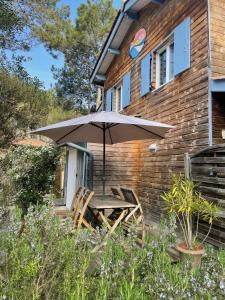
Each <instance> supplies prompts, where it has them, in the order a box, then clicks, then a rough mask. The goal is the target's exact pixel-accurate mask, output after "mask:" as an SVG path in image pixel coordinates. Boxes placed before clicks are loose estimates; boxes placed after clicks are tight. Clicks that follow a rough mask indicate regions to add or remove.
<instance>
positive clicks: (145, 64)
mask: <svg viewBox="0 0 225 300" xmlns="http://www.w3.org/2000/svg"><path fill="white" fill-rule="evenodd" d="M150 83H151V55H150V53H149V54H147V55H146V56H145V57H144V58H143V59H142V61H141V96H142V97H143V96H144V95H146V94H147V93H148V92H149V91H150Z"/></svg>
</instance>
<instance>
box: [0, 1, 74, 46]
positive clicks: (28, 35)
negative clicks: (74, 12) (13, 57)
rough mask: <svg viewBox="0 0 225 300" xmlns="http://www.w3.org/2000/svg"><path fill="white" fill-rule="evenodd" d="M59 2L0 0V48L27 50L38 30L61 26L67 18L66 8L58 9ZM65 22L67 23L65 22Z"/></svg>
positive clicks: (36, 36)
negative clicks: (59, 24) (53, 25)
mask: <svg viewBox="0 0 225 300" xmlns="http://www.w3.org/2000/svg"><path fill="white" fill-rule="evenodd" d="M58 3H59V0H48V1H46V0H0V48H2V49H10V50H17V49H23V50H28V49H29V48H30V47H31V46H32V44H33V43H34V41H35V40H37V38H38V34H37V32H38V31H39V28H42V27H45V26H47V25H46V24H48V26H50V25H49V24H55V25H56V26H57V25H58V20H60V23H61V24H62V23H63V22H64V20H67V18H68V16H69V8H68V6H63V7H62V8H58V6H57V4H58ZM66 22H67V21H66Z"/></svg>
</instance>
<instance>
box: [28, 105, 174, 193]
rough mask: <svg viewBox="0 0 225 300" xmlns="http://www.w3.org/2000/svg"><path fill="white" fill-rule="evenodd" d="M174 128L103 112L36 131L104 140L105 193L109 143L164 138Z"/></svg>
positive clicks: (65, 139) (60, 139) (63, 139)
mask: <svg viewBox="0 0 225 300" xmlns="http://www.w3.org/2000/svg"><path fill="white" fill-rule="evenodd" d="M172 128H174V126H170V125H167V124H163V123H159V122H155V121H149V120H144V119H141V118H137V117H130V116H126V115H122V114H119V113H115V112H105V111H102V112H99V113H93V114H89V115H86V116H83V117H79V118H75V119H71V120H68V121H64V122H59V123H56V124H53V125H49V126H46V127H43V128H39V129H37V130H35V131H33V132H32V133H35V134H41V135H44V136H47V137H49V138H51V139H52V140H54V141H55V142H56V143H57V144H62V143H69V142H70V143H78V142H87V143H88V142H89V143H103V177H102V182H103V195H105V181H106V178H105V145H106V144H110V145H112V144H116V143H121V142H126V141H132V140H144V139H161V138H163V137H164V136H165V133H166V132H167V131H168V130H169V129H172Z"/></svg>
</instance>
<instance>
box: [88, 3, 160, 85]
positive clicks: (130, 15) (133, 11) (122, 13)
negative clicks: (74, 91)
mask: <svg viewBox="0 0 225 300" xmlns="http://www.w3.org/2000/svg"><path fill="white" fill-rule="evenodd" d="M164 1H165V0H141V1H140V0H128V1H127V2H126V3H124V5H123V8H122V9H121V10H119V12H118V14H117V16H116V19H115V21H114V23H113V26H112V28H111V31H110V33H109V34H108V37H107V39H106V41H105V43H104V45H103V48H102V50H101V52H100V55H99V57H98V59H97V61H96V64H95V66H94V69H93V71H92V74H91V77H90V82H91V83H93V84H98V85H99V84H100V85H104V81H105V80H102V81H101V82H99V79H96V75H98V76H103V75H105V74H106V72H107V70H108V67H109V65H110V64H111V62H112V60H113V58H114V57H115V55H117V54H116V53H109V52H108V49H109V48H114V47H112V46H111V45H112V42H113V41H114V39H115V38H116V34H117V33H118V32H119V30H120V26H122V23H124V29H123V28H122V33H124V32H127V31H128V30H129V27H130V25H131V24H132V23H133V21H134V20H135V19H136V18H137V14H138V12H139V11H140V10H141V9H142V8H144V7H145V6H146V5H148V4H150V3H155V4H160V5H161V4H163V3H164ZM128 19H129V20H130V22H129V21H127V20H128ZM122 36H123V34H122ZM123 39H124V37H122V39H121V42H119V44H120V45H121V43H122V41H123ZM120 45H118V47H117V49H115V50H119V46H120ZM106 58H107V59H108V62H107V61H106V60H105V59H106ZM104 61H106V67H105V69H106V71H104V72H99V70H100V69H101V67H102V65H103V63H104ZM107 66H108V67H107Z"/></svg>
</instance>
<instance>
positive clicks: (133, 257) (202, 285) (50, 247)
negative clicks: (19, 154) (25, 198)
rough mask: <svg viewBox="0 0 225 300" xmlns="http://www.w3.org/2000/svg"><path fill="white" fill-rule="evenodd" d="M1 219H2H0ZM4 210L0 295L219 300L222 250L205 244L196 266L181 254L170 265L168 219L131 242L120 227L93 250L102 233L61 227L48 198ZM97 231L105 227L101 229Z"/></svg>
mask: <svg viewBox="0 0 225 300" xmlns="http://www.w3.org/2000/svg"><path fill="white" fill-rule="evenodd" d="M6 222H7V221H6ZM22 223H23V220H22V217H21V210H18V209H15V210H14V211H13V212H12V213H11V214H10V220H8V225H7V230H4V229H5V223H4V222H2V224H1V230H0V299H23V300H30V299H33V300H37V299H45V300H48V299H49V300H52V299H54V300H57V299H58V300H64V299H65V300H69V299H70V300H73V299H74V300H77V299H82V300H85V299H87V300H91V299H95V300H103V299H104V300H108V299H121V300H137V299H138V300H144V299H146V300H151V299H152V300H157V299H167V300H168V299H171V300H172V299H185V300H186V299H199V300H200V299H217V300H220V299H221V300H222V299H224V298H225V251H224V250H221V251H216V250H214V249H213V248H212V247H209V246H208V247H207V251H206V254H205V255H204V257H203V259H202V265H201V268H200V269H197V270H196V271H195V272H192V271H191V263H190V261H189V260H188V259H187V260H185V261H182V262H178V263H172V261H171V258H170V256H169V255H168V253H167V249H168V247H169V246H170V245H171V243H173V242H174V241H175V234H174V230H175V227H176V226H175V222H174V219H173V218H172V219H170V220H169V221H167V222H164V223H163V224H161V227H160V230H159V233H158V234H157V235H154V236H153V235H151V237H147V241H146V243H145V246H144V248H140V247H139V246H138V245H136V243H135V242H134V241H135V235H136V233H135V231H131V232H129V233H128V234H127V235H126V236H125V235H124V234H123V232H122V230H118V231H117V233H116V234H115V235H113V236H111V238H110V239H109V240H108V243H107V245H106V246H105V247H104V248H103V249H102V250H101V251H100V252H99V253H93V252H92V249H93V248H94V247H95V246H96V244H98V243H100V241H101V239H102V236H104V233H103V232H102V231H98V233H97V234H95V235H93V234H92V233H90V232H88V231H87V230H83V229H82V230H80V231H76V232H73V231H71V230H72V222H70V221H68V222H67V223H66V224H64V225H61V224H60V221H59V219H57V218H56V217H55V216H54V214H53V208H52V206H51V204H48V205H44V206H36V207H30V208H29V211H28V214H27V215H26V217H25V224H26V225H25V227H24V230H23V232H21V225H22ZM102 230H103V231H104V229H102Z"/></svg>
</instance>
